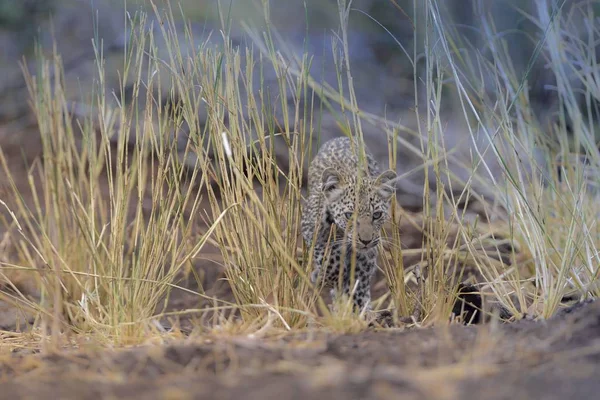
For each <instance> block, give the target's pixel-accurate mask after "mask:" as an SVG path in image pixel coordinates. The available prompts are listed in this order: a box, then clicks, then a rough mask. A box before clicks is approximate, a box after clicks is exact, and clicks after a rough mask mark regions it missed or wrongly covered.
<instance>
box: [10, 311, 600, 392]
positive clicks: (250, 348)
mask: <svg viewBox="0 0 600 400" xmlns="http://www.w3.org/2000/svg"><path fill="white" fill-rule="evenodd" d="M598 373H600V303H599V302H594V303H586V304H582V305H578V306H576V307H573V308H571V309H567V310H564V311H563V312H561V313H560V314H559V315H557V316H555V317H554V318H552V319H550V320H548V321H545V322H532V321H520V322H517V323H514V324H510V325H498V326H493V325H487V326H470V327H465V326H458V325H453V326H446V327H438V328H428V329H411V330H406V331H402V330H384V331H369V332H365V333H362V334H360V335H333V334H330V335H327V334H319V335H316V336H312V335H308V334H301V335H295V336H290V337H285V338H279V339H264V338H263V339H253V338H250V337H235V338H232V337H217V336H213V337H209V338H204V339H203V340H202V341H201V340H200V339H198V340H194V339H190V340H188V341H182V342H178V343H172V344H168V345H164V346H151V347H139V348H135V349H129V350H120V351H111V350H96V351H86V352H70V353H61V354H47V355H35V354H34V355H19V354H13V355H7V356H4V357H3V358H2V360H1V361H0V376H1V377H2V378H0V384H1V385H2V395H1V397H2V398H11V399H14V398H61V399H93V398H144V399H159V398H161V399H162V398H168V399H187V398H197V399H270V398H286V399H288V398H289V399H306V398H315V399H317V398H319V399H321V398H322V399H382V398H386V399H387V398H396V399H432V398H435V399H455V398H456V399H459V398H463V399H464V398H469V399H470V398H472V399H526V398H527V399H528V398H536V399H566V398H571V399H592V398H595V396H597V393H599V391H600V379H598Z"/></svg>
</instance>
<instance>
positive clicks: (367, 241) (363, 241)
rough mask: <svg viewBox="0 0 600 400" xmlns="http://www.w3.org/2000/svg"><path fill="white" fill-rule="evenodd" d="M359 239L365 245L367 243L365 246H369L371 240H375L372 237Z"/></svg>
mask: <svg viewBox="0 0 600 400" xmlns="http://www.w3.org/2000/svg"><path fill="white" fill-rule="evenodd" d="M359 241H360V242H361V243H362V244H363V245H365V246H368V245H369V244H371V242H372V241H373V240H371V239H367V240H364V239H359Z"/></svg>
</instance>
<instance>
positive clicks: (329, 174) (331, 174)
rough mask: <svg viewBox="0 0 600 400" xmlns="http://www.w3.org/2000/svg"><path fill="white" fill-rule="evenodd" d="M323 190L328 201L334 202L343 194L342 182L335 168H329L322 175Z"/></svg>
mask: <svg viewBox="0 0 600 400" xmlns="http://www.w3.org/2000/svg"><path fill="white" fill-rule="evenodd" d="M321 185H322V186H321V188H322V190H323V194H324V195H325V198H326V199H328V201H334V200H335V199H336V198H337V197H338V196H340V195H341V194H342V193H343V190H341V189H342V180H341V178H340V175H339V173H338V171H337V170H335V169H334V168H327V169H325V170H324V171H323V174H322V175H321Z"/></svg>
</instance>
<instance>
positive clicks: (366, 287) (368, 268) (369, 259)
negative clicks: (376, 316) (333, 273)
mask: <svg viewBox="0 0 600 400" xmlns="http://www.w3.org/2000/svg"><path fill="white" fill-rule="evenodd" d="M376 257H377V254H376V253H372V252H369V253H367V254H359V255H358V256H357V260H356V272H355V274H354V275H355V282H354V285H353V286H352V300H353V302H354V307H355V308H356V309H357V310H358V311H359V312H363V311H365V312H369V311H370V310H371V282H372V280H373V276H374V275H375V271H376V270H377V258H376ZM348 280H349V279H348ZM348 283H349V284H348V287H350V282H348Z"/></svg>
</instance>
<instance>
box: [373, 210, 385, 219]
mask: <svg viewBox="0 0 600 400" xmlns="http://www.w3.org/2000/svg"><path fill="white" fill-rule="evenodd" d="M382 215H383V213H382V212H381V211H375V212H374V213H373V219H379V218H381V216H382Z"/></svg>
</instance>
